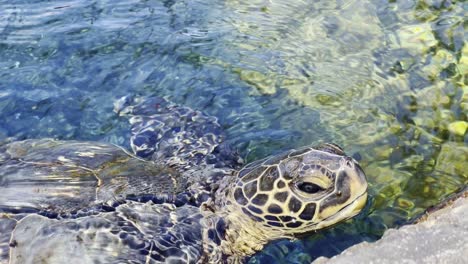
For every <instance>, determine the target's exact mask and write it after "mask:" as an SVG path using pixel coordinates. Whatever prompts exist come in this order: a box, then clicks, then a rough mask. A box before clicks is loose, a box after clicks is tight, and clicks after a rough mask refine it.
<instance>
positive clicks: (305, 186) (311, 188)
mask: <svg viewBox="0 0 468 264" xmlns="http://www.w3.org/2000/svg"><path fill="white" fill-rule="evenodd" d="M297 188H298V189H299V190H301V191H303V192H305V193H310V194H313V193H318V192H320V191H323V190H324V189H323V188H322V187H320V186H318V185H317V184H314V183H311V182H300V183H298V184H297Z"/></svg>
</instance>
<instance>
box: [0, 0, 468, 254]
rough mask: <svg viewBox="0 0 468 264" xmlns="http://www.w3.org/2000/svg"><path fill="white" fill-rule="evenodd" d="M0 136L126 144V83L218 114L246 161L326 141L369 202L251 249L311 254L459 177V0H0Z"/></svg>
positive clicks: (408, 210)
mask: <svg viewBox="0 0 468 264" xmlns="http://www.w3.org/2000/svg"><path fill="white" fill-rule="evenodd" d="M0 7H1V8H0V140H1V139H5V138H7V137H15V138H18V139H25V138H43V137H53V138H59V139H80V140H97V141H107V142H112V143H115V144H119V145H123V146H127V145H128V137H129V136H128V131H129V130H128V129H129V127H128V124H127V120H125V119H123V118H119V117H117V116H116V115H115V114H114V113H113V112H112V108H113V102H114V101H115V100H116V99H118V98H120V97H121V96H124V95H129V94H138V95H158V96H165V97H167V98H169V99H170V100H172V101H174V102H176V103H178V104H181V105H187V106H190V107H192V108H194V109H198V110H202V111H204V112H206V113H208V114H210V115H213V116H216V117H217V118H218V119H219V122H220V124H221V125H222V126H223V127H224V128H225V130H226V131H227V133H228V135H229V140H230V141H231V142H232V144H233V145H235V146H236V147H237V148H238V149H239V150H240V152H241V154H242V155H243V157H245V159H246V160H248V161H252V160H256V159H258V158H261V157H264V156H267V155H269V154H271V153H276V152H279V151H282V150H285V149H289V148H293V147H299V146H303V145H308V144H312V143H314V142H318V141H332V142H335V143H337V144H339V145H341V146H342V147H343V148H344V149H345V150H346V152H347V153H348V154H351V155H353V156H354V157H355V158H356V159H359V160H360V162H361V164H362V166H363V168H364V170H365V171H366V173H367V175H368V180H369V183H370V193H371V199H370V202H369V206H368V207H367V208H366V210H365V212H363V214H361V215H360V216H359V217H357V218H356V219H354V220H351V221H349V222H347V223H344V224H341V225H339V226H336V227H335V228H333V229H330V230H326V231H323V232H319V233H317V234H311V235H309V236H306V237H304V238H301V239H299V240H297V241H278V242H274V243H272V244H271V245H269V246H268V247H267V248H266V249H265V250H264V251H263V252H261V253H259V254H257V255H255V256H254V257H253V258H252V259H251V260H250V262H251V263H270V261H272V260H274V261H276V262H282V263H309V262H310V261H312V260H313V259H315V258H316V257H318V256H332V255H334V254H337V253H339V252H340V251H342V250H343V249H345V248H347V247H349V246H350V245H353V244H355V243H358V242H360V241H372V240H375V239H378V238H379V237H380V236H381V235H382V233H383V232H384V231H385V230H386V229H388V228H392V227H397V226H399V225H401V224H404V223H405V222H406V221H407V220H408V219H410V218H411V217H414V216H415V215H417V214H419V213H421V212H422V211H423V210H424V209H425V208H427V207H429V206H431V205H433V204H436V203H437V202H439V201H440V200H441V199H443V198H444V197H446V196H448V195H450V194H451V193H453V192H456V191H457V190H459V189H460V188H463V187H464V186H466V185H467V182H468V180H467V179H468V174H467V172H466V169H465V168H466V164H467V160H468V147H467V146H468V144H467V143H468V137H467V134H466V127H467V121H468V117H467V115H468V89H467V82H468V81H467V74H468V45H467V38H466V35H467V34H466V21H465V20H464V14H465V13H466V12H467V10H468V4H467V3H465V2H464V1H437V0H432V1H429V0H428V1H376V0H373V1H357V0H355V1H299V0H297V1H292V0H286V1H272V0H270V1H234V0H225V1H218V0H212V1H188V0H187V1H115V0H114V1H31V0H29V1H0Z"/></svg>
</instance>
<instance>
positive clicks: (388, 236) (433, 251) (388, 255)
mask: <svg viewBox="0 0 468 264" xmlns="http://www.w3.org/2000/svg"><path fill="white" fill-rule="evenodd" d="M313 263H314V264H315V263H319V264H323V263H327V264H331V263H333V264H335V263H346V264H347V263H379V264H385V263H451V264H452V263H454V264H456V263H468V197H467V196H466V195H465V197H461V198H459V199H457V200H456V201H455V202H453V204H451V205H449V206H447V207H445V208H443V209H441V210H438V211H435V212H433V213H430V215H429V216H428V217H427V219H424V221H423V222H420V223H418V224H414V225H407V226H403V227H401V228H399V229H390V230H387V231H386V232H385V234H384V235H383V237H382V238H381V239H380V240H378V241H377V242H374V243H368V242H363V243H360V244H357V245H354V246H352V247H350V248H348V249H347V250H345V251H344V252H343V253H341V254H340V255H338V256H335V257H333V258H331V259H328V258H324V257H321V258H318V259H316V260H315V261H314V262H313Z"/></svg>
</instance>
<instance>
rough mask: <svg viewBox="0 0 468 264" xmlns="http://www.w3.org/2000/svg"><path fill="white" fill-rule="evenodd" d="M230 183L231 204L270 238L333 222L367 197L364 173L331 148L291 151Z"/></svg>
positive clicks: (354, 210)
mask: <svg viewBox="0 0 468 264" xmlns="http://www.w3.org/2000/svg"><path fill="white" fill-rule="evenodd" d="M235 184H236V186H235V187H234V189H233V190H234V191H233V192H231V196H230V199H231V200H232V201H233V204H235V205H236V206H237V207H238V208H240V211H241V212H243V214H244V215H247V216H248V217H249V219H251V220H253V221H254V222H256V223H260V224H261V226H262V228H263V229H264V231H265V232H267V233H268V232H271V234H272V236H273V234H281V235H293V234H299V233H305V232H309V231H312V230H316V229H320V228H324V227H327V226H330V225H333V224H336V223H338V222H340V221H342V220H345V219H348V218H350V217H352V216H354V215H356V214H357V213H358V212H359V211H360V210H361V209H362V208H363V207H364V205H365V203H366V199H367V181H366V178H365V175H364V172H363V171H362V169H361V168H360V167H359V165H358V164H357V162H356V161H355V160H353V159H352V158H350V157H347V156H345V154H344V152H343V150H342V149H341V148H339V147H338V146H337V145H334V144H324V145H322V146H319V147H309V148H303V149H300V150H292V151H289V152H287V153H282V154H280V155H277V156H274V157H271V158H268V159H266V160H264V161H262V162H258V163H256V164H254V165H250V166H249V165H248V166H247V167H246V169H243V170H241V171H240V172H239V178H238V179H237V182H236V183H235ZM246 228H248V227H246ZM274 238H275V237H272V238H271V239H274Z"/></svg>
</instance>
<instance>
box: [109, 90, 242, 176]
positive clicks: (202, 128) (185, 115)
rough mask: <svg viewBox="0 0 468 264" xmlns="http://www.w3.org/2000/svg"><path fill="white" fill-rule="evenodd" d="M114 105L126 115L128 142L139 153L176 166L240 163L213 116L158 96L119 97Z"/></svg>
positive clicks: (225, 165)
mask: <svg viewBox="0 0 468 264" xmlns="http://www.w3.org/2000/svg"><path fill="white" fill-rule="evenodd" d="M114 105H115V108H114V111H115V112H117V113H119V114H120V115H126V116H130V120H129V121H130V124H131V125H132V136H131V140H130V141H131V142H130V144H131V147H132V149H133V151H134V153H135V154H136V155H137V156H139V157H142V158H146V159H151V160H153V161H158V162H163V163H165V164H169V165H171V166H176V167H179V168H189V167H192V166H196V165H203V164H215V165H216V166H217V167H235V166H238V165H239V163H240V159H239V157H238V155H237V153H236V152H235V151H232V150H231V149H230V148H229V146H227V143H225V142H224V139H225V134H224V131H223V129H222V128H221V126H220V125H219V123H218V121H217V119H216V118H215V117H212V116H208V115H205V114H204V113H202V112H200V111H196V110H193V109H190V108H188V107H182V106H178V105H176V104H174V103H172V102H169V101H167V100H165V99H163V98H160V97H149V98H146V97H145V98H133V97H123V98H121V99H120V100H118V101H117V102H116V103H115V104H114Z"/></svg>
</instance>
